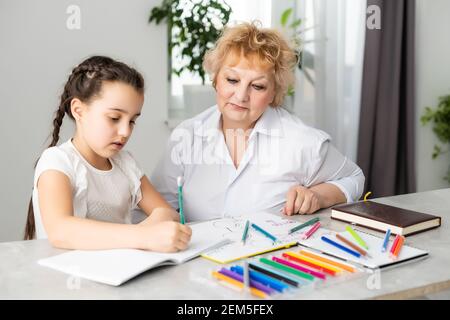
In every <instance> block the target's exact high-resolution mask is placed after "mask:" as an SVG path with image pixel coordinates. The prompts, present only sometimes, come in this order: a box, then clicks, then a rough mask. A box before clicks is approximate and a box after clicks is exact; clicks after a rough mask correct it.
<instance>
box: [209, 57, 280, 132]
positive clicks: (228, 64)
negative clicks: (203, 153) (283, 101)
mask: <svg viewBox="0 0 450 320" xmlns="http://www.w3.org/2000/svg"><path fill="white" fill-rule="evenodd" d="M235 58H236V57H235ZM256 59H257V58H256ZM232 60H235V59H230V55H229V57H227V58H226V59H225V63H224V65H223V66H222V67H221V69H220V70H219V72H218V74H217V77H216V91H217V94H216V99H217V105H218V107H219V110H220V112H221V113H222V119H223V124H224V127H226V128H234V129H236V128H241V129H244V130H246V129H248V128H252V127H253V126H254V125H255V123H256V121H257V120H258V119H259V117H260V116H261V115H262V114H263V113H264V111H266V109H267V108H268V106H269V105H270V103H272V101H273V98H274V96H275V83H274V80H273V76H272V69H271V68H264V67H262V66H258V63H254V62H255V61H254V60H253V59H251V58H250V60H248V59H247V58H245V57H242V56H241V57H238V60H237V63H235V62H234V61H232ZM233 62H234V63H233Z"/></svg>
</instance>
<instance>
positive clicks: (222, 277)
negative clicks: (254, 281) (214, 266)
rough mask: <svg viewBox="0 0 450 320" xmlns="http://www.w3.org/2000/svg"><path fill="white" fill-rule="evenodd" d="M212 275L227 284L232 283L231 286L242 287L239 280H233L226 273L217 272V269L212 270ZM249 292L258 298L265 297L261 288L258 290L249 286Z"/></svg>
mask: <svg viewBox="0 0 450 320" xmlns="http://www.w3.org/2000/svg"><path fill="white" fill-rule="evenodd" d="M212 275H213V277H214V278H216V279H218V280H221V281H224V282H226V283H228V284H231V285H233V286H235V287H237V288H239V289H243V288H244V284H243V283H242V282H239V281H237V280H235V279H233V278H230V277H227V276H226V275H224V274H221V273H219V272H217V271H213V272H212ZM250 293H251V294H253V295H254V296H256V297H258V298H267V295H266V293H265V292H263V291H261V290H258V289H256V288H253V287H251V288H250Z"/></svg>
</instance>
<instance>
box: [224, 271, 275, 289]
mask: <svg viewBox="0 0 450 320" xmlns="http://www.w3.org/2000/svg"><path fill="white" fill-rule="evenodd" d="M219 273H221V274H224V275H226V276H227V277H230V278H233V279H234V280H237V281H239V282H242V283H244V288H245V282H244V279H243V276H242V275H241V274H238V273H236V272H234V271H232V270H229V269H227V268H222V269H220V270H219ZM250 285H251V287H253V288H256V289H258V290H261V291H263V292H265V293H267V294H272V293H274V290H273V289H271V288H269V287H266V286H265V285H263V284H261V283H259V282H257V281H254V280H250ZM249 288H250V287H249Z"/></svg>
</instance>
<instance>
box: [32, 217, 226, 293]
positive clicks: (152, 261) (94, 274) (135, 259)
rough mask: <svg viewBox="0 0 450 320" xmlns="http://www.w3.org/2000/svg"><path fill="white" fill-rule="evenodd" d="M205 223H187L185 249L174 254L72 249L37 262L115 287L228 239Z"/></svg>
mask: <svg viewBox="0 0 450 320" xmlns="http://www.w3.org/2000/svg"><path fill="white" fill-rule="evenodd" d="M208 226H209V222H207V223H206V225H205V223H199V224H194V225H191V226H190V227H191V228H192V238H191V242H190V244H189V248H188V249H187V250H185V251H182V252H178V253H156V252H149V251H144V250H136V249H112V250H92V251H84V250H73V251H69V252H66V253H62V254H59V255H56V256H53V257H49V258H45V259H41V260H39V261H38V263H39V264H40V265H42V266H46V267H49V268H52V269H55V270H58V271H61V272H64V273H67V274H71V275H73V276H77V277H80V278H85V279H88V280H92V281H96V282H101V283H105V284H109V285H112V286H119V285H121V284H122V283H124V282H126V281H128V280H129V279H131V278H133V277H135V276H137V275H139V274H140V273H142V272H144V271H147V270H149V269H152V268H155V267H157V266H161V265H176V264H181V263H184V262H186V261H188V260H191V259H193V258H195V257H197V256H199V255H200V254H201V253H202V252H204V251H206V250H208V249H211V248H215V247H216V246H221V245H224V244H226V243H227V242H228V241H229V240H228V239H226V238H223V237H218V236H216V235H215V234H214V233H212V232H208Z"/></svg>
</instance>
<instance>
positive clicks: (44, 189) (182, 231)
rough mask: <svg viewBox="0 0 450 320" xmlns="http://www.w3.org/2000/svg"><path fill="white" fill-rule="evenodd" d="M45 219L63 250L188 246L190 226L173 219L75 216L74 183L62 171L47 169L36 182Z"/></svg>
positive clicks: (52, 240) (174, 248)
mask: <svg viewBox="0 0 450 320" xmlns="http://www.w3.org/2000/svg"><path fill="white" fill-rule="evenodd" d="M37 188H38V193H39V207H40V211H41V217H42V222H43V224H44V228H45V230H46V232H47V236H48V240H49V241H50V243H51V244H52V245H53V246H55V247H58V248H64V249H81V250H94V249H112V248H136V249H144V250H153V251H161V252H175V251H178V250H183V249H185V248H186V247H187V244H188V242H189V240H190V236H191V229H190V228H189V227H187V226H184V225H181V224H179V223H176V222H174V221H164V222H161V223H158V224H139V225H128V224H116V223H108V222H100V221H95V220H91V219H85V218H78V217H75V216H74V215H73V202H72V186H71V184H70V180H69V178H68V177H67V176H66V175H65V174H63V173H62V172H60V171H56V170H47V171H45V172H43V173H42V174H41V175H40V177H39V180H38V182H37Z"/></svg>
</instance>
